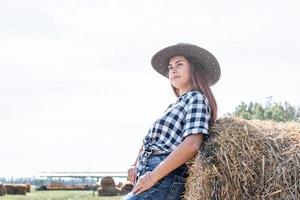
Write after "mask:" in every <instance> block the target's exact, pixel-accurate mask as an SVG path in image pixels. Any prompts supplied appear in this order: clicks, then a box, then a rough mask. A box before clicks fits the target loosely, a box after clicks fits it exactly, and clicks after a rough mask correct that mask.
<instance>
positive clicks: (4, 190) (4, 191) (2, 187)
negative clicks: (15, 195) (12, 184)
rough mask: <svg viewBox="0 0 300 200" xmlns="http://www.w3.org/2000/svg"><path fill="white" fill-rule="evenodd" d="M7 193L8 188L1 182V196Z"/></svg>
mask: <svg viewBox="0 0 300 200" xmlns="http://www.w3.org/2000/svg"><path fill="white" fill-rule="evenodd" d="M3 195H6V189H5V187H4V185H3V184H0V196H3Z"/></svg>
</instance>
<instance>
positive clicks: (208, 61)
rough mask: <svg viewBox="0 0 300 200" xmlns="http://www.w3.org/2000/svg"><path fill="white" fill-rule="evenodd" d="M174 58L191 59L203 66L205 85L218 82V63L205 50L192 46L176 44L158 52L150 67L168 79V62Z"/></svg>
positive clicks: (219, 72)
mask: <svg viewBox="0 0 300 200" xmlns="http://www.w3.org/2000/svg"><path fill="white" fill-rule="evenodd" d="M174 56H185V57H193V58H195V59H197V60H198V61H199V62H200V63H201V64H202V66H203V68H204V71H205V76H206V78H207V84H208V85H209V86H212V85H214V84H216V83H217V82H218V80H219V79H220V76H221V69H220V65H219V62H218V61H217V59H216V58H215V56H214V55H212V54H211V53H210V52H209V51H207V50H206V49H203V48H201V47H198V46H196V45H192V44H177V45H172V46H169V47H166V48H164V49H162V50H160V51H158V52H157V53H156V54H154V56H153V57H152V59H151V64H152V67H153V68H154V69H155V70H156V71H157V72H158V73H160V74H161V75H163V76H165V77H167V78H168V65H169V61H170V59H171V58H172V57H174Z"/></svg>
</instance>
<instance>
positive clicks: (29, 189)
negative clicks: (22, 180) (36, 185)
mask: <svg viewBox="0 0 300 200" xmlns="http://www.w3.org/2000/svg"><path fill="white" fill-rule="evenodd" d="M26 186H27V190H26V192H31V191H32V187H31V185H30V184H26Z"/></svg>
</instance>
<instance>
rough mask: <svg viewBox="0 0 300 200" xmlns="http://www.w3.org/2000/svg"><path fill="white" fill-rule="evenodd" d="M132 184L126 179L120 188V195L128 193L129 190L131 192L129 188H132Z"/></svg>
mask: <svg viewBox="0 0 300 200" xmlns="http://www.w3.org/2000/svg"><path fill="white" fill-rule="evenodd" d="M133 187H134V186H133V184H132V183H131V182H130V181H126V182H125V183H124V184H123V185H122V186H121V188H120V192H119V193H120V195H125V194H128V193H129V192H131V190H132V189H133Z"/></svg>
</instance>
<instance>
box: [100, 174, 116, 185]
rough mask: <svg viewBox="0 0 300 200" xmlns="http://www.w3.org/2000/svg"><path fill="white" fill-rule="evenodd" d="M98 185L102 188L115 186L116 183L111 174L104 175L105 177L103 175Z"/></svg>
mask: <svg viewBox="0 0 300 200" xmlns="http://www.w3.org/2000/svg"><path fill="white" fill-rule="evenodd" d="M100 186H101V187H102V188H105V187H115V186H116V183H115V181H114V179H113V178H112V177H111V176H105V177H103V178H102V179H101V183H100Z"/></svg>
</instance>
